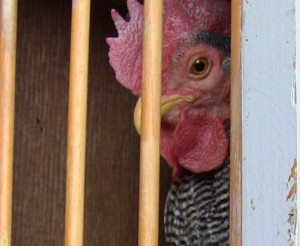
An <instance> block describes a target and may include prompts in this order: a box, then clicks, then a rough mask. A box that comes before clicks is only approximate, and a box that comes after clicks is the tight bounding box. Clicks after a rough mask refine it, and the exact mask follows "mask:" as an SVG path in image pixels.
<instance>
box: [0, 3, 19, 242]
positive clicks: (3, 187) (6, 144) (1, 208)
mask: <svg viewBox="0 0 300 246" xmlns="http://www.w3.org/2000/svg"><path fill="white" fill-rule="evenodd" d="M0 11H1V13H0V33H1V34H0V246H9V245H11V215H12V212H11V210H12V177H13V137H14V108H15V106H14V105H15V70H16V69H15V68H16V33H17V0H0Z"/></svg>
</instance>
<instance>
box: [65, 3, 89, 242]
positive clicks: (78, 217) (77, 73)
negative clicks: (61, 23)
mask: <svg viewBox="0 0 300 246" xmlns="http://www.w3.org/2000/svg"><path fill="white" fill-rule="evenodd" d="M89 26H90V0H76V1H73V6H72V30H71V63H70V87H69V122H68V150H67V184H66V189H67V191H66V219H65V246H82V245H83V227H84V177H85V149H86V115H87V113H86V111H87V79H88V50H89V28H90V27H89Z"/></svg>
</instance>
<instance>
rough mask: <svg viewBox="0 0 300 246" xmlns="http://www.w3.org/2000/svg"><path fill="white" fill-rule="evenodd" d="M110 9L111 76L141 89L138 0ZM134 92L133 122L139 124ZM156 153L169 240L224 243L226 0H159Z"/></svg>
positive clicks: (226, 218)
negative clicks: (165, 189) (168, 181)
mask: <svg viewBox="0 0 300 246" xmlns="http://www.w3.org/2000/svg"><path fill="white" fill-rule="evenodd" d="M127 5H128V10H129V18H130V20H129V21H126V20H124V19H123V18H122V17H121V16H120V15H119V14H118V13H117V12H116V11H115V10H112V18H113V20H114V23H115V26H116V28H117V30H118V37H114V38H108V39H107V43H108V44H109V46H110V51H109V59H110V64H111V66H112V67H113V68H114V70H115V72H116V78H117V80H118V81H119V82H120V83H121V84H122V85H123V86H125V87H126V88H128V89H130V90H131V92H132V93H133V94H135V95H137V96H141V76H142V27H143V6H142V5H141V4H140V3H138V2H137V1H136V0H128V2H127ZM140 101H141V99H139V101H138V103H137V105H136V108H135V125H136V128H137V131H139V128H140V111H141V106H140V104H141V103H140ZM161 115H162V120H161V155H162V156H163V157H164V159H165V160H166V161H167V163H168V164H169V165H170V167H171V168H172V177H173V182H172V185H171V189H170V192H169V194H168V197H167V200H166V205H165V218H164V220H165V234H166V241H167V242H168V244H169V245H180V246H183V245H188V246H192V245H228V244H229V242H228V238H229V233H228V229H229V154H228V152H229V118H230V1H227V0H165V1H164V41H163V67H162V99H161Z"/></svg>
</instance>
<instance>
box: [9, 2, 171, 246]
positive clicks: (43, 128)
mask: <svg viewBox="0 0 300 246" xmlns="http://www.w3.org/2000/svg"><path fill="white" fill-rule="evenodd" d="M113 2H114V3H113ZM124 2H125V1H116V0H115V1H92V11H91V40H90V70H89V99H88V100H89V101H88V131H87V133H88V137H87V172H86V195H85V245H87V246H89V245H109V246H114V245H116V246H117V245H118V246H119V245H123V246H126V245H128V246H134V245H137V219H138V213H137V211H138V179H139V178H138V175H139V164H138V162H139V138H138V135H137V134H136V132H135V130H134V127H133V122H132V112H133V108H134V105H135V102H136V98H135V97H134V96H132V95H131V94H130V93H129V92H128V91H127V90H126V89H124V88H123V87H121V86H120V85H119V84H118V83H117V82H116V81H115V78H114V72H113V70H112V69H111V68H110V66H109V64H108V57H107V52H108V47H107V45H106V43H105V37H107V36H111V35H116V32H115V29H114V27H113V24H112V21H111V19H110V9H111V8H112V7H115V8H117V9H118V10H122V11H121V12H122V13H126V8H125V7H124V5H123V6H121V5H122V4H124ZM120 4H121V5H120ZM18 8H19V9H18V11H19V12H18V15H19V16H18V34H17V35H18V36H17V39H18V48H17V84H16V111H15V112H16V125H15V160H14V191H13V198H14V202H13V245H17V246H27V245H28V246H29V245H30V246H40V245H43V246H48V245H49V246H50V245H51V246H52V245H53V246H54V245H55V246H57V245H63V236H64V210H65V172H66V167H65V163H66V136H67V108H68V70H69V49H70V47H69V44H70V25H71V24H70V21H71V1H60V0H43V1H37V0H26V1H25V0H20V1H19V6H18ZM161 173H162V178H161V180H162V182H161V183H162V191H161V204H162V206H163V202H164V199H165V196H166V192H167V189H168V186H169V182H170V174H169V169H168V167H167V166H166V165H165V164H163V165H162V170H161ZM162 206H161V207H162ZM162 210H163V209H161V213H162V212H163V211H162ZM161 218H162V216H161ZM161 221H162V220H161ZM160 241H161V243H160V245H164V243H163V241H164V240H163V232H162V229H161V235H160Z"/></svg>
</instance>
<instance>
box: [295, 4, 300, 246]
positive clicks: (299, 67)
mask: <svg viewBox="0 0 300 246" xmlns="http://www.w3.org/2000/svg"><path fill="white" fill-rule="evenodd" d="M295 1H296V8H295V9H296V11H295V13H296V86H297V94H296V95H297V97H298V98H299V96H300V1H298V0H295ZM298 104H299V99H298ZM298 104H297V157H299V156H300V107H299V106H298ZM299 178H300V172H299V171H298V172H297V180H298V181H299ZM297 190H298V191H299V190H300V184H299V182H297ZM297 211H298V216H297V228H296V239H295V241H296V243H295V245H300V234H299V226H300V216H299V211H300V196H299V195H298V196H297Z"/></svg>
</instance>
